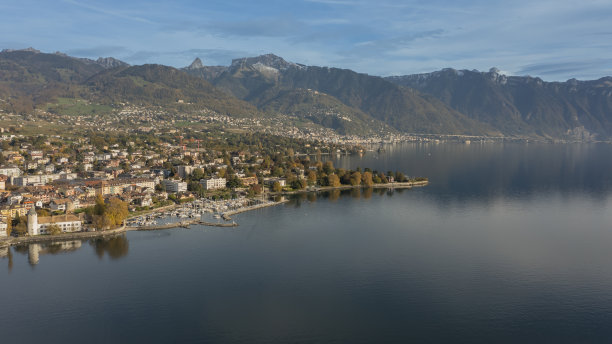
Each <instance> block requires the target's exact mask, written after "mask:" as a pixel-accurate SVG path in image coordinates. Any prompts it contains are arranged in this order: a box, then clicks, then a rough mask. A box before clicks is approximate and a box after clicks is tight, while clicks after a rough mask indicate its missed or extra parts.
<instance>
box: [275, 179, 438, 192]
mask: <svg viewBox="0 0 612 344" xmlns="http://www.w3.org/2000/svg"><path fill="white" fill-rule="evenodd" d="M428 184H429V181H428V180H423V181H418V182H393V183H381V184H373V185H371V186H364V185H340V186H319V187H311V188H306V189H304V190H294V191H280V192H269V193H268V194H269V195H271V196H277V195H279V196H282V195H295V194H299V193H308V192H321V191H333V190H350V189H369V188H371V189H412V188H413V187H423V186H427V185H428Z"/></svg>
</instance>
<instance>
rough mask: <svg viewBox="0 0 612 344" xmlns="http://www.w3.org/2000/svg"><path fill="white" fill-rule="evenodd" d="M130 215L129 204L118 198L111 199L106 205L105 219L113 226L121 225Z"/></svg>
mask: <svg viewBox="0 0 612 344" xmlns="http://www.w3.org/2000/svg"><path fill="white" fill-rule="evenodd" d="M128 215H129V210H128V204H127V203H126V202H124V201H122V200H120V199H118V198H111V199H110V200H109V201H108V204H107V205H106V209H105V211H104V217H106V218H107V219H108V223H109V224H110V225H111V226H118V225H120V224H121V223H122V222H123V220H125V219H126V218H127V216H128Z"/></svg>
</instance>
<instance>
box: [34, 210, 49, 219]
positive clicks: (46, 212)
mask: <svg viewBox="0 0 612 344" xmlns="http://www.w3.org/2000/svg"><path fill="white" fill-rule="evenodd" d="M36 214H38V216H40V217H45V216H50V215H49V211H48V210H47V209H36Z"/></svg>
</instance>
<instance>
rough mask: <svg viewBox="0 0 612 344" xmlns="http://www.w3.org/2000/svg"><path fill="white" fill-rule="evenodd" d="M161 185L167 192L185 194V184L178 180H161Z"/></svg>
mask: <svg viewBox="0 0 612 344" xmlns="http://www.w3.org/2000/svg"><path fill="white" fill-rule="evenodd" d="M162 184H163V185H164V187H165V188H166V191H168V192H174V193H176V192H185V191H187V183H185V182H181V181H179V180H162Z"/></svg>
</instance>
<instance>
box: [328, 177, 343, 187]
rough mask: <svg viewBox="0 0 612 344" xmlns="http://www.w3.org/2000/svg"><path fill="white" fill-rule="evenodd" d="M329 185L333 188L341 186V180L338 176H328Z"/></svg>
mask: <svg viewBox="0 0 612 344" xmlns="http://www.w3.org/2000/svg"><path fill="white" fill-rule="evenodd" d="M327 185H329V186H333V187H338V186H340V178H338V176H337V175H335V174H330V175H329V176H327Z"/></svg>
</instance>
